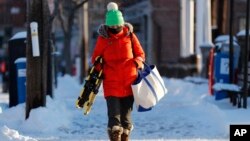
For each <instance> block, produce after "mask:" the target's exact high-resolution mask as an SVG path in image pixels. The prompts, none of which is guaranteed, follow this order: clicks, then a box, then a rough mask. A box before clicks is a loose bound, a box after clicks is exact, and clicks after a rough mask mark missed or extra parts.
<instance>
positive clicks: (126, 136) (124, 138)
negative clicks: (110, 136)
mask: <svg viewBox="0 0 250 141" xmlns="http://www.w3.org/2000/svg"><path fill="white" fill-rule="evenodd" d="M129 134H130V130H129V129H123V133H122V135H121V141H128V139H129Z"/></svg>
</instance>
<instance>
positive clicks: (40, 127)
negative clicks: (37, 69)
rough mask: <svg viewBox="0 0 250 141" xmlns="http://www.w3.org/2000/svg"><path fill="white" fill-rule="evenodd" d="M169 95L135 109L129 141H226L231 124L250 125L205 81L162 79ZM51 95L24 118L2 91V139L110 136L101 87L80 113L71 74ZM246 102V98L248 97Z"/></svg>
mask: <svg viewBox="0 0 250 141" xmlns="http://www.w3.org/2000/svg"><path fill="white" fill-rule="evenodd" d="M164 80H165V84H166V86H167V88H168V94H167V95H166V96H165V97H164V98H163V99H162V100H161V101H160V102H159V104H158V105H157V106H156V107H154V108H153V109H152V111H149V112H137V111H135V110H134V111H133V115H132V116H133V121H134V127H135V128H134V130H133V132H132V135H131V139H132V140H145V141H150V140H152V141H153V140H154V141H155V140H159V141H208V140H209V141H210V140H211V141H223V140H225V141H226V140H229V125H230V124H235V123H241V124H249V123H250V119H249V117H250V110H249V109H238V108H237V107H233V106H232V104H231V103H230V102H229V100H228V99H224V100H221V101H215V100H214V97H213V96H210V95H209V94H208V84H207V83H191V82H190V81H185V80H180V79H168V78H164ZM58 82H59V85H58V88H57V89H55V92H54V93H55V95H54V99H51V98H50V97H47V104H46V107H40V108H37V109H33V110H32V111H31V113H30V118H29V119H28V120H25V119H24V117H25V116H24V114H25V105H24V104H19V105H18V106H16V107H12V108H7V107H8V106H7V105H8V103H7V102H8V101H6V100H3V99H4V97H5V99H6V94H5V95H4V94H0V106H1V107H0V109H1V110H0V131H1V132H0V139H3V141H9V140H15V141H85V140H108V136H107V132H106V124H107V116H106V103H105V100H104V98H103V91H102V90H101V91H100V93H99V94H98V96H97V98H96V101H95V104H94V106H93V108H92V111H91V112H90V114H89V115H88V116H84V115H83V112H82V111H81V110H80V109H77V108H76V107H75V101H76V99H77V97H78V95H79V92H80V89H81V86H80V85H79V84H78V83H77V81H76V79H75V78H72V77H70V76H65V77H63V78H61V77H60V78H59V80H58ZM248 103H250V101H249V100H248Z"/></svg>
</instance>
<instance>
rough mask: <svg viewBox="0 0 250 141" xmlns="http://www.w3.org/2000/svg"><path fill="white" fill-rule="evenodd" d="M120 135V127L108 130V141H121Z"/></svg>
mask: <svg viewBox="0 0 250 141" xmlns="http://www.w3.org/2000/svg"><path fill="white" fill-rule="evenodd" d="M122 133H123V128H122V127H120V126H113V127H112V129H110V128H108V135H109V139H110V141H121V134H122Z"/></svg>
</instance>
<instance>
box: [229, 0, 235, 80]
mask: <svg viewBox="0 0 250 141" xmlns="http://www.w3.org/2000/svg"><path fill="white" fill-rule="evenodd" d="M233 6H234V0H230V22H229V34H230V41H229V45H230V47H229V80H230V83H233V78H234V74H233V73H234V72H233V69H234V67H233V66H234V64H233V59H234V48H233V47H234V46H233V13H234V7H233Z"/></svg>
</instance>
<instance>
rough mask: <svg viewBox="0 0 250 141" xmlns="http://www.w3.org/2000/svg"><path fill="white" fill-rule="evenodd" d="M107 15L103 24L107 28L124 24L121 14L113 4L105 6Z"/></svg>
mask: <svg viewBox="0 0 250 141" xmlns="http://www.w3.org/2000/svg"><path fill="white" fill-rule="evenodd" d="M107 10H108V11H107V13H106V20H105V24H106V25H107V26H119V25H123V24H124V19H123V16H122V12H121V11H119V9H118V5H117V4H116V3H114V2H110V3H108V5H107Z"/></svg>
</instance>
